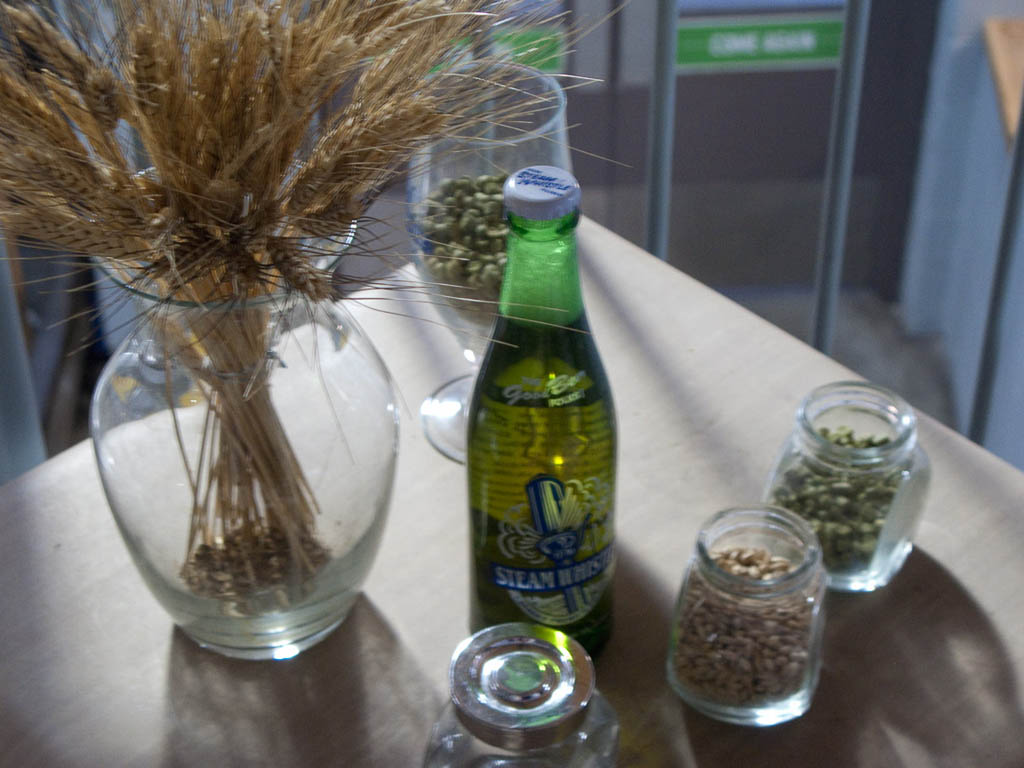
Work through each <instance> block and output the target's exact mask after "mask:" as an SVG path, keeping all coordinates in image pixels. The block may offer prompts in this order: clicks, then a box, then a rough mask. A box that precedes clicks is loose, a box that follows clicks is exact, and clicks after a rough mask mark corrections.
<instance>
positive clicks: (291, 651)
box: [181, 617, 344, 661]
mask: <svg viewBox="0 0 1024 768" xmlns="http://www.w3.org/2000/svg"><path fill="white" fill-rule="evenodd" d="M342 621H344V617H342V618H341V619H338V620H337V621H335V622H333V623H332V624H330V625H328V626H326V627H324V628H323V629H321V630H319V631H317V632H314V633H313V634H311V635H307V636H306V637H303V638H299V639H297V640H294V641H293V642H290V643H283V644H280V645H267V646H254V647H245V646H242V647H239V646H233V645H222V644H221V643H216V642H210V641H209V640H208V639H206V638H204V637H200V636H197V635H195V634H193V633H192V632H189V631H188V630H187V629H185V628H184V627H181V629H182V631H183V632H184V633H185V634H186V635H188V636H189V637H190V638H191V639H192V640H194V641H195V642H196V643H198V644H199V646H200V647H202V648H206V649H208V650H211V651H215V652H216V653H219V654H221V655H223V656H229V657H231V658H233V659H247V660H249V661H265V660H267V659H278V660H280V659H290V658H292V657H293V656H298V655H299V654H300V653H302V652H303V651H304V650H306V649H307V648H312V647H313V646H314V645H316V644H317V643H319V642H320V641H321V640H323V639H324V638H325V637H327V636H328V635H329V634H331V632H333V631H334V630H336V629H337V628H338V627H339V626H341V622H342Z"/></svg>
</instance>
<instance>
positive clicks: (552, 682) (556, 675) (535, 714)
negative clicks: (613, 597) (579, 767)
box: [448, 623, 594, 750]
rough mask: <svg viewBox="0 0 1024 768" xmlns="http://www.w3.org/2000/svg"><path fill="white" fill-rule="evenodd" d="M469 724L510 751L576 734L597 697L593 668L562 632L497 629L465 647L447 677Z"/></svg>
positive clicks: (459, 712)
mask: <svg viewBox="0 0 1024 768" xmlns="http://www.w3.org/2000/svg"><path fill="white" fill-rule="evenodd" d="M448 680H449V687H450V691H451V698H452V703H453V704H454V706H455V711H456V713H457V715H458V717H459V720H461V721H462V723H463V725H465V726H466V728H467V729H468V730H469V731H470V732H472V733H473V734H474V735H476V736H477V737H478V738H480V739H482V740H484V741H486V742H487V743H489V744H492V745H494V746H499V747H502V748H504V749H513V750H522V749H534V748H537V747H542V746H545V745H548V744H553V743H555V742H557V741H561V740H562V739H564V738H566V737H567V736H568V735H569V734H571V733H572V732H573V731H574V730H576V729H577V728H578V727H579V725H580V724H581V723H582V721H583V718H584V716H585V715H586V709H587V704H588V703H589V702H590V698H591V696H592V695H593V692H594V667H593V663H592V662H591V660H590V657H589V656H588V655H587V652H586V651H585V650H584V649H583V646H581V645H580V644H579V643H578V642H577V641H575V640H573V639H572V638H571V637H569V636H568V635H566V634H565V633H564V632H559V631H558V630H555V629H551V628H549V627H541V626H535V625H532V624H525V623H514V624H499V625H497V626H493V627H488V628H487V629H484V630H481V631H480V632H478V633H477V634H475V635H473V636H472V637H470V638H468V639H466V640H465V641H463V642H462V643H461V644H460V645H459V647H458V648H456V649H455V653H454V655H453V656H452V662H451V666H450V667H449V672H448Z"/></svg>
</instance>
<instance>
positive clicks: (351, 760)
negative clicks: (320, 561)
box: [163, 595, 441, 766]
mask: <svg viewBox="0 0 1024 768" xmlns="http://www.w3.org/2000/svg"><path fill="white" fill-rule="evenodd" d="M168 674H169V680H168V685H167V689H168V698H169V700H168V703H167V708H168V715H167V726H166V727H167V735H166V744H165V750H164V751H165V754H164V761H163V765H164V766H193V765H218V766H231V765H238V766H252V765H275V766H285V765H352V766H357V765H366V766H370V765H381V766H392V765H393V766H402V765H417V764H419V761H420V760H421V759H422V754H423V750H424V749H425V748H426V744H427V740H428V738H429V735H430V728H431V726H432V724H433V722H434V719H435V717H436V716H437V713H438V711H439V709H440V706H441V699H440V696H439V694H438V692H437V691H436V690H435V689H434V687H433V686H432V685H431V684H430V683H429V681H428V680H427V678H426V677H425V676H424V675H423V674H422V673H421V670H420V669H419V667H418V666H417V664H416V661H415V659H414V658H413V656H412V654H411V653H410V652H409V651H408V650H406V649H405V648H403V647H402V645H401V643H400V641H399V639H398V638H397V637H396V636H395V634H394V632H393V631H392V629H391V628H390V626H389V625H388V623H387V620H386V619H385V618H384V617H383V616H382V615H381V614H380V613H379V612H378V611H377V609H376V607H375V606H374V605H373V603H372V602H370V600H369V599H367V598H366V596H365V595H362V596H360V598H359V599H358V600H357V601H356V604H355V606H354V608H353V609H352V612H351V613H350V614H349V616H348V618H347V619H346V620H345V622H344V623H343V624H342V625H341V626H340V627H339V628H338V629H337V630H335V631H334V632H333V633H332V634H331V635H330V636H328V637H327V638H326V639H325V640H324V641H323V642H321V643H320V644H318V645H316V646H314V647H313V648H310V649H308V650H307V651H305V652H304V653H302V654H300V655H299V656H297V657H296V658H294V659H289V660H287V661H262V662H253V661H241V660H237V659H229V658H225V657H223V656H220V655H218V654H215V653H212V652H210V651H206V650H203V649H202V648H200V647H198V646H197V645H196V644H195V643H194V642H193V641H192V640H190V639H189V638H188V637H187V636H186V635H185V634H184V633H182V632H181V631H180V630H175V632H174V638H173V641H172V643H171V660H170V664H169V673H168Z"/></svg>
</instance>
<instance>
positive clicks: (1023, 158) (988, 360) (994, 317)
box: [967, 109, 1024, 443]
mask: <svg viewBox="0 0 1024 768" xmlns="http://www.w3.org/2000/svg"><path fill="white" fill-rule="evenodd" d="M1022 122H1024V109H1022V111H1021V114H1020V115H1018V116H1017V133H1016V134H1015V135H1014V138H1013V155H1012V159H1011V160H1010V182H1009V186H1008V187H1007V190H1006V204H1005V206H1004V207H1003V222H1002V225H1001V228H1000V231H999V249H998V250H997V251H996V266H995V270H994V272H993V274H992V289H991V291H990V293H989V300H988V317H987V318H986V319H985V335H984V337H983V341H982V346H981V360H980V362H979V363H978V377H977V379H976V380H975V386H974V403H973V404H972V406H971V421H970V425H969V428H968V433H967V434H968V437H970V438H971V440H973V441H974V442H976V443H981V442H983V441H984V439H985V432H986V430H987V428H988V419H989V411H990V410H991V406H992V392H993V390H994V389H995V378H996V364H997V363H998V362H999V342H1000V341H1001V339H1002V335H1003V334H1002V327H1003V307H1004V306H1005V305H1006V291H1007V287H1008V286H1007V284H1008V282H1009V276H1010V267H1011V266H1012V263H1013V256H1014V253H1016V251H1017V250H1019V249H1018V242H1019V230H1020V227H1019V219H1020V209H1021V203H1022V202H1024V147H1022V144H1024V139H1022V137H1021V132H1022V129H1024V125H1022Z"/></svg>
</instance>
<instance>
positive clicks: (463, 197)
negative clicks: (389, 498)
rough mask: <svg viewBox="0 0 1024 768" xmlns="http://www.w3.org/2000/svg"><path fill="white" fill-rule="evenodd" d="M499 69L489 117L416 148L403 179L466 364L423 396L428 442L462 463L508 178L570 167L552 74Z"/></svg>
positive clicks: (422, 258) (489, 319)
mask: <svg viewBox="0 0 1024 768" xmlns="http://www.w3.org/2000/svg"><path fill="white" fill-rule="evenodd" d="M501 73H502V75H501V78H500V79H497V78H496V79H493V80H492V81H491V82H492V85H490V86H489V87H488V92H487V93H486V94H484V97H483V98H482V99H481V104H482V107H481V108H482V109H486V111H487V114H488V115H489V116H496V118H495V119H488V120H484V121H481V122H480V123H479V125H478V126H477V127H475V128H474V129H473V130H471V131H469V132H468V135H466V132H463V133H462V134H461V135H460V136H458V137H449V138H444V139H442V140H440V141H437V142H435V143H433V144H431V145H430V146H429V147H427V148H425V149H424V150H422V151H421V152H420V153H418V154H417V156H416V157H414V158H413V161H412V163H411V164H410V170H409V177H408V183H407V184H408V185H407V192H408V203H409V205H408V216H407V228H408V230H409V234H410V236H411V239H412V244H413V255H414V259H415V263H416V269H417V271H418V273H419V275H420V278H421V279H422V280H423V282H424V283H425V284H426V285H427V286H428V287H429V289H430V292H431V294H432V296H433V297H434V299H435V301H436V305H437V309H438V312H439V313H440V315H441V319H442V321H443V322H444V324H445V325H446V326H447V327H448V328H450V329H451V330H452V332H453V333H454V335H455V337H456V339H457V340H458V341H459V343H460V344H461V345H462V350H463V355H464V357H465V359H466V362H467V363H468V364H469V366H470V370H469V371H468V372H466V373H464V374H462V375H460V376H458V377H457V378H455V379H453V380H451V381H449V382H446V383H445V384H443V385H442V386H441V387H439V388H438V389H437V390H436V391H435V392H434V393H433V394H431V395H430V396H429V397H427V399H426V400H424V401H423V404H422V405H421V406H420V420H421V422H422V424H423V430H424V432H425V433H426V436H427V439H428V440H429V441H430V443H431V445H433V446H434V447H435V448H436V449H437V450H438V451H440V452H441V453H443V454H444V455H445V456H447V457H448V458H450V459H453V460H455V461H458V462H460V463H461V462H465V460H466V426H467V425H466V416H467V413H466V412H467V409H468V407H469V400H470V397H471V395H472V391H473V383H474V380H475V378H476V373H477V370H478V369H479V366H480V362H481V360H482V358H483V354H484V352H485V351H486V349H487V343H488V340H489V338H490V335H491V327H492V325H493V322H494V318H495V316H496V314H497V306H498V297H499V294H500V291H501V279H502V273H503V270H504V266H505V239H506V235H507V232H508V229H507V226H506V224H505V221H504V215H503V210H502V187H503V184H504V181H505V178H506V177H507V176H508V175H509V174H510V173H513V172H515V171H517V170H519V169H520V168H523V167H525V166H528V165H554V166H558V167H560V168H565V169H566V170H570V171H571V170H572V167H571V165H570V160H569V145H568V141H567V136H566V134H567V129H566V119H565V93H564V91H563V90H562V88H561V86H560V85H559V84H558V81H557V80H555V78H554V77H552V76H551V75H547V74H544V73H542V72H540V71H538V70H535V69H532V68H530V67H526V66H519V65H515V66H505V67H502V69H501Z"/></svg>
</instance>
